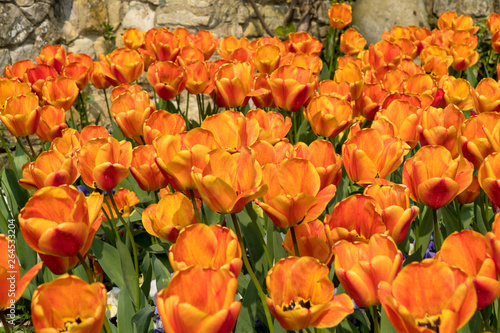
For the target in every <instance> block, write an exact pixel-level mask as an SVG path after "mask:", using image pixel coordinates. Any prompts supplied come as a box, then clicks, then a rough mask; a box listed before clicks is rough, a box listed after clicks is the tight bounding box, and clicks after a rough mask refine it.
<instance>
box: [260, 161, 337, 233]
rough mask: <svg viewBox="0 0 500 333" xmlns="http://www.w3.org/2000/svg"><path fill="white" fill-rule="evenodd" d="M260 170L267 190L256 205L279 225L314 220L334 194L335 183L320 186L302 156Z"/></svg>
mask: <svg viewBox="0 0 500 333" xmlns="http://www.w3.org/2000/svg"><path fill="white" fill-rule="evenodd" d="M262 173H263V183H264V184H267V186H269V191H268V192H267V194H265V195H264V202H258V204H259V206H260V207H261V208H262V209H263V210H264V212H265V213H266V214H267V215H268V216H269V218H270V219H271V220H272V221H273V223H274V224H275V225H276V226H277V227H280V228H288V227H292V226H294V225H296V224H300V223H307V222H310V221H313V220H315V219H316V218H318V216H319V215H321V213H322V212H323V211H324V210H325V207H326V206H327V205H328V203H329V202H330V200H331V199H332V198H333V197H334V196H335V192H336V187H335V185H333V184H331V185H328V186H326V187H324V188H323V189H321V178H320V176H319V174H318V171H317V170H316V168H315V167H314V165H313V164H312V163H311V162H309V161H307V160H305V159H302V158H292V159H289V160H286V161H284V162H283V163H280V164H266V165H265V166H264V167H263V168H262Z"/></svg>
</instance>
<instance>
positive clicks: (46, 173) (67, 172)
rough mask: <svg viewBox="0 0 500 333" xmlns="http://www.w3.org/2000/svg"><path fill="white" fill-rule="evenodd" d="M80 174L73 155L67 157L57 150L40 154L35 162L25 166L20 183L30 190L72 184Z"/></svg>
mask: <svg viewBox="0 0 500 333" xmlns="http://www.w3.org/2000/svg"><path fill="white" fill-rule="evenodd" d="M79 176H80V173H79V172H78V169H77V168H76V161H75V159H74V158H73V157H66V156H64V155H63V154H62V153H60V152H58V151H57V150H49V151H46V152H43V153H41V154H40V155H38V157H37V158H36V160H35V161H34V162H28V163H26V164H25V165H24V166H23V178H22V179H20V180H19V185H21V186H22V187H24V188H26V189H29V190H37V189H40V188H42V187H46V186H59V185H72V184H73V183H74V182H75V181H76V179H77V178H78V177H79Z"/></svg>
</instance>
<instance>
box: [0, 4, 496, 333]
mask: <svg viewBox="0 0 500 333" xmlns="http://www.w3.org/2000/svg"><path fill="white" fill-rule="evenodd" d="M329 17H330V23H331V26H332V31H334V35H335V36H337V34H340V35H339V38H338V41H339V45H338V49H339V53H340V52H341V53H343V54H344V55H343V56H341V57H335V58H334V59H331V61H330V63H329V64H328V66H325V67H323V60H322V59H321V57H320V53H321V51H322V47H323V46H322V44H321V43H320V42H319V41H318V40H317V39H316V38H314V37H312V36H311V35H309V34H308V33H305V32H297V33H290V34H289V36H288V39H287V40H286V41H282V40H280V39H278V38H276V37H274V38H271V37H262V38H259V39H256V40H253V41H249V40H247V39H246V38H241V39H237V38H236V37H234V36H226V37H224V38H222V39H220V40H219V39H218V38H215V37H214V36H213V35H212V33H210V32H209V31H204V30H201V31H199V32H198V33H196V34H193V33H190V32H189V31H188V30H187V29H185V28H177V29H175V30H174V31H170V30H168V29H166V28H158V29H156V28H155V29H151V30H149V31H147V32H141V31H139V30H137V29H128V30H127V31H125V33H124V35H123V41H124V44H125V47H123V48H118V49H115V50H114V51H112V52H111V53H110V54H108V55H101V56H100V60H99V61H93V60H92V59H91V58H90V57H89V56H88V55H86V54H72V53H67V52H66V51H65V49H64V48H63V47H62V46H59V45H48V46H46V47H44V48H43V49H42V51H41V53H40V55H39V57H37V58H36V59H35V60H36V63H35V62H33V61H31V60H22V61H19V62H16V63H15V64H13V65H12V66H7V67H6V68H5V70H4V75H5V77H4V78H1V79H0V120H1V121H2V123H3V124H4V126H5V127H6V128H7V130H8V131H9V132H10V133H11V134H12V135H13V136H14V137H15V138H16V139H17V147H18V148H19V151H16V154H15V156H14V155H12V154H11V153H10V151H9V158H10V161H11V163H12V170H11V171H10V172H4V173H3V174H2V177H3V179H2V188H3V190H4V192H3V195H2V203H1V205H0V213H1V214H2V221H3V222H4V223H3V224H4V225H2V226H1V228H0V230H2V231H3V232H4V233H5V234H7V230H8V229H9V228H10V225H7V222H6V221H7V220H9V221H10V219H11V218H12V219H13V221H14V222H15V228H16V230H17V229H18V230H19V231H20V233H19V234H18V235H17V241H16V244H17V245H19V244H22V243H21V239H22V240H23V243H24V242H25V243H26V244H27V245H28V246H29V248H31V250H29V251H31V252H32V253H33V255H34V253H35V252H36V253H37V257H35V259H34V260H27V259H25V258H27V257H21V256H19V258H18V259H15V260H13V259H12V258H13V254H15V251H14V250H13V249H12V246H11V244H13V243H14V239H11V238H9V237H7V236H6V235H3V234H0V276H1V280H0V283H1V285H0V290H1V294H0V310H2V311H3V310H5V309H7V308H9V306H10V305H11V304H13V303H14V302H16V301H18V300H19V299H20V298H21V296H22V295H23V293H24V296H25V297H26V298H28V299H29V301H30V304H31V321H32V324H33V326H34V328H35V330H36V331H37V332H56V331H57V332H70V331H77V332H100V331H101V330H102V329H104V331H105V332H106V333H111V332H116V331H117V330H118V331H120V332H128V331H131V327H135V329H136V330H137V331H138V332H149V331H151V330H152V327H153V320H151V318H152V317H153V315H154V306H156V308H157V311H158V313H159V315H160V317H161V323H162V325H161V326H162V327H163V329H164V330H165V331H166V332H231V331H233V330H234V331H237V332H239V331H253V330H255V329H257V328H256V327H257V326H259V327H260V329H264V330H269V331H270V332H273V331H275V332H280V331H283V330H295V331H300V332H302V331H303V330H305V329H308V330H309V332H312V331H311V330H310V327H314V328H316V329H328V331H330V329H331V330H332V331H333V330H335V327H336V326H339V327H341V329H343V330H346V331H349V332H356V331H363V332H368V331H371V332H377V333H378V332H379V329H380V325H382V328H381V329H382V331H384V332H385V331H388V330H389V326H390V324H392V326H393V327H394V328H395V329H396V330H397V331H398V332H455V331H457V330H459V329H461V328H462V327H464V326H465V325H469V328H470V330H471V331H474V329H477V330H478V327H482V328H483V329H484V330H490V329H491V327H492V326H493V327H497V328H498V327H500V323H499V321H498V318H500V311H499V310H498V308H495V307H494V306H491V304H493V303H494V302H495V300H497V299H498V296H499V295H500V282H499V281H498V273H499V271H500V213H499V214H496V213H497V212H498V211H499V207H500V112H499V111H500V84H499V82H498V81H496V80H495V79H493V78H484V79H482V80H481V81H480V82H479V83H478V84H477V85H476V86H475V87H474V86H472V85H471V83H469V82H468V81H467V80H466V79H465V78H461V77H462V75H464V73H465V72H466V71H467V70H468V69H471V68H473V66H475V65H476V63H477V62H478V60H479V53H478V52H477V51H476V50H475V48H476V46H477V44H478V39H477V37H476V36H475V33H476V32H477V31H478V27H477V26H474V24H473V21H472V18H471V17H469V16H464V15H461V16H458V15H457V14H456V13H454V12H446V13H444V14H442V15H441V16H440V17H439V20H438V27H439V29H434V30H432V31H430V30H428V29H426V28H422V27H406V28H404V27H399V26H398V27H394V28H393V29H392V30H391V31H390V32H386V33H384V34H383V36H382V37H383V39H382V40H381V41H380V42H378V43H376V44H375V45H370V46H369V47H368V48H366V40H365V39H364V38H363V37H362V36H361V35H360V34H359V33H358V32H357V31H356V30H355V29H353V28H349V29H346V27H347V26H348V25H349V23H350V22H351V8H350V6H349V5H347V4H338V3H336V4H333V5H332V6H331V8H330V10H329ZM486 25H487V27H488V29H490V32H491V34H492V35H493V39H492V47H493V48H494V49H495V50H496V51H499V52H500V42H499V40H500V32H499V31H500V14H493V15H491V16H490V18H489V19H488V21H487V22H486ZM215 52H217V54H218V56H219V59H217V60H213V61H210V59H212V58H213V57H212V56H213V55H214V53H215ZM333 54H336V53H335V52H333ZM417 57H419V59H420V64H417V61H416V60H415V59H416V58H417ZM476 66H477V65H476ZM335 67H336V69H335ZM498 68H499V69H500V67H498ZM469 72H471V71H469ZM144 73H145V76H146V77H147V81H148V82H149V84H150V85H151V86H152V88H153V90H154V91H153V90H152V93H148V92H147V91H145V90H143V88H142V87H141V86H140V85H138V84H136V80H138V79H139V78H140V77H141V75H144ZM496 75H498V74H496ZM88 84H92V85H93V86H94V87H96V88H98V89H102V90H103V92H104V94H105V99H106V102H107V94H106V91H107V89H109V88H110V86H113V88H112V90H111V94H110V101H111V105H110V107H109V108H108V112H109V117H110V121H111V122H112V124H113V132H112V134H110V132H109V131H108V129H106V128H105V127H103V126H100V125H98V124H90V122H89V118H88V116H87V113H86V110H85V107H86V106H85V101H84V100H85V98H84V89H85V87H86V86H87V85H88ZM184 91H186V95H187V98H186V100H187V103H186V107H185V109H183V108H182V107H181V103H180V102H181V98H180V95H181V93H183V92H184ZM190 95H194V96H196V97H195V98H196V101H197V107H198V112H199V114H198V119H197V120H195V119H194V118H196V117H193V115H191V114H190V113H189V99H190V98H189V97H190ZM205 96H206V97H207V99H206V100H205ZM174 102H175V103H174ZM249 103H250V104H249ZM249 105H253V106H255V108H253V109H251V107H250V106H249ZM253 106H252V107H253ZM82 108H83V110H82ZM221 108H223V109H224V108H225V110H222V109H221ZM75 109H78V110H77V111H78V115H79V119H77V118H75V117H74V110H75ZM67 119H69V120H68V121H67ZM33 134H36V136H38V138H39V139H40V141H41V142H42V145H41V148H42V150H43V151H42V152H40V153H37V151H36V149H35V147H34V146H33V144H32V141H31V139H30V136H32V135H33ZM120 140H121V141H120ZM2 141H3V139H2ZM24 142H27V143H28V147H26V145H25V143H24ZM4 143H5V142H4ZM19 161H23V163H21V164H20V162H19ZM24 162H25V163H24ZM21 165H22V168H21ZM12 180H13V181H12ZM4 184H9V185H8V186H5V187H4ZM19 186H20V187H19ZM11 197H14V199H15V202H13V201H10V202H9V198H11ZM28 197H29V200H28V199H27V198H28ZM16 209H18V210H17V211H16ZM14 212H15V216H14V215H12V216H11V215H9V214H14ZM495 214H496V215H495ZM21 250H22V252H23V254H24V255H25V256H28V254H27V253H28V252H27V251H28V249H26V248H22V249H21ZM33 251H34V252H33ZM18 253H19V250H18ZM14 257H15V256H14ZM15 258H17V257H15ZM36 258H39V259H40V260H38V259H36ZM9 259H10V260H9ZM19 262H21V264H23V263H30V265H28V266H27V264H25V265H22V267H20V266H19ZM12 265H13V266H12ZM21 270H22V272H24V274H23V276H22V277H21V276H20V275H21ZM12 272H15V274H14V275H11V274H12ZM11 276H13V277H12V278H11ZM30 281H31V282H30ZM152 281H154V282H155V284H156V286H157V288H158V291H159V292H158V293H157V294H156V295H155V296H154V297H153V299H148V294H149V292H150V291H151V290H152V289H153V288H152ZM30 283H31V284H30ZM12 285H14V287H15V288H14V290H15V292H14V293H13V294H11V293H9V290H12ZM113 286H118V287H119V288H120V289H121V290H120V298H119V303H118V304H119V306H118V318H117V319H114V318H113V316H112V315H110V314H109V313H108V314H107V310H109V305H108V304H109V302H108V301H107V298H108V297H107V295H108V294H109V293H108V290H110V289H111V288H112V287H113ZM9 288H10V289H9ZM30 290H31V292H29V291H30ZM25 291H26V292H25ZM256 295H258V296H256ZM380 305H381V306H380ZM381 315H382V318H381V317H380V316H381ZM1 317H2V322H3V324H4V327H5V329H6V331H9V327H8V326H9V325H10V323H9V322H8V321H7V320H6V319H5V316H4V315H3V313H2V315H1ZM273 317H274V319H273ZM473 317H474V318H476V317H478V318H479V320H471V318H473ZM389 322H390V324H389ZM478 322H479V326H477V323H478ZM115 324H116V325H117V327H116V326H115ZM384 325H386V326H384ZM474 325H475V326H474ZM131 332H133V331H131Z"/></svg>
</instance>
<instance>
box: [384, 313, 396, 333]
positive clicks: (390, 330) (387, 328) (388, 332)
mask: <svg viewBox="0 0 500 333" xmlns="http://www.w3.org/2000/svg"><path fill="white" fill-rule="evenodd" d="M380 332H384V333H397V332H398V331H396V329H395V328H394V326H392V324H391V322H390V321H389V318H387V314H386V313H385V310H384V307H381V310H380Z"/></svg>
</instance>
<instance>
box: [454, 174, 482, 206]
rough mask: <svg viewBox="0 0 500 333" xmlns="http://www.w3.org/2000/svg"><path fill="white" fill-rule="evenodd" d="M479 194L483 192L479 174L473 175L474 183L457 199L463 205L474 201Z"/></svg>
mask: <svg viewBox="0 0 500 333" xmlns="http://www.w3.org/2000/svg"><path fill="white" fill-rule="evenodd" d="M479 194H481V187H480V186H479V181H478V178H477V176H474V175H473V176H472V183H471V184H470V185H469V187H467V188H466V189H465V190H464V191H463V192H462V193H460V194H459V195H457V201H458V203H459V204H462V205H465V204H468V203H473V202H474V201H476V199H477V198H478V197H479Z"/></svg>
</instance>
